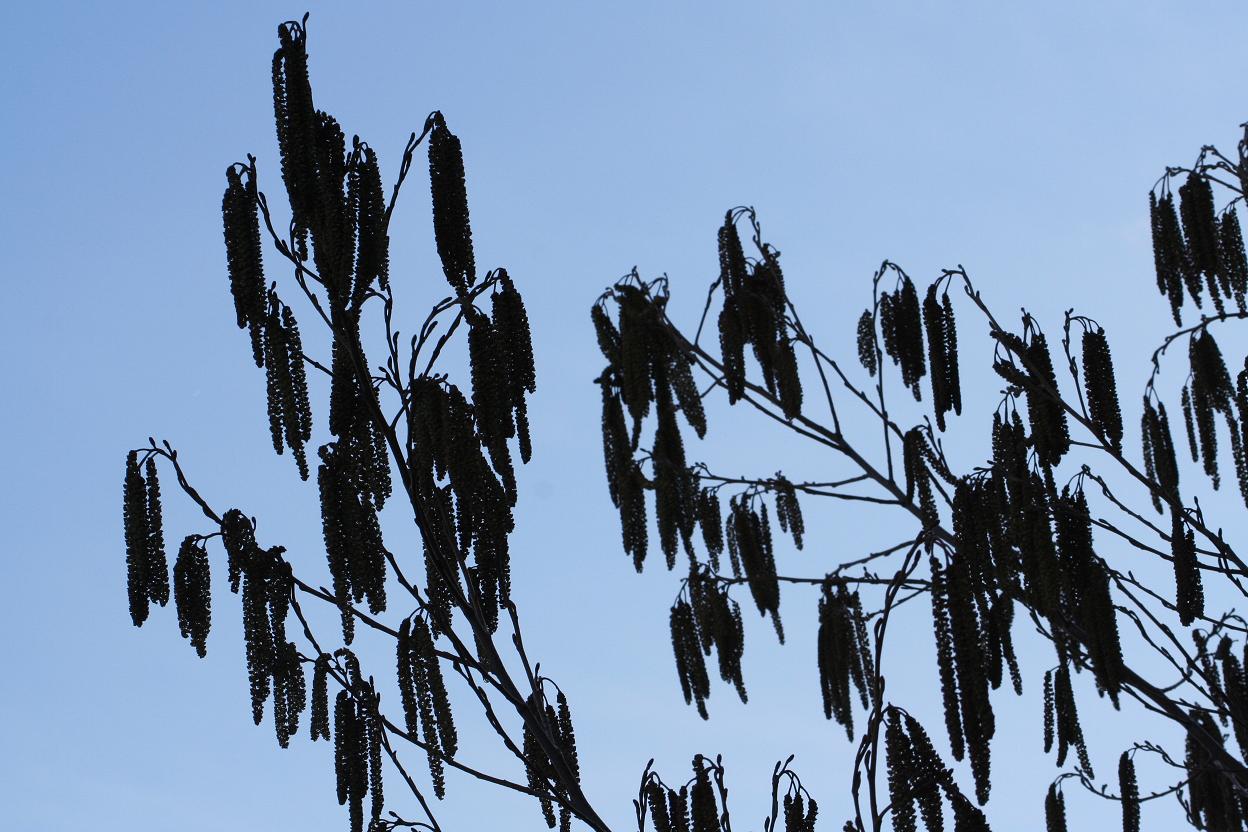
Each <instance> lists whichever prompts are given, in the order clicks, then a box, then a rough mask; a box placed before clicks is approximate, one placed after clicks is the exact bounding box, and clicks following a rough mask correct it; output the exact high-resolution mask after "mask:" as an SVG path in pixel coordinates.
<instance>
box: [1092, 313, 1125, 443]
mask: <svg viewBox="0 0 1248 832" xmlns="http://www.w3.org/2000/svg"><path fill="white" fill-rule="evenodd" d="M1083 387H1084V392H1085V393H1086V395H1087V399H1088V416H1089V417H1090V419H1091V421H1092V426H1093V427H1094V428H1096V431H1097V432H1098V433H1099V434H1100V435H1101V436H1102V437H1103V438H1104V439H1105V441H1107V442H1108V443H1109V444H1110V445H1111V446H1112V447H1113V448H1115V449H1116V450H1121V449H1122V411H1121V410H1120V409H1119V407H1118V385H1117V382H1116V381H1115V380H1114V362H1113V357H1112V356H1111V355H1110V352H1109V341H1108V340H1107V339H1106V338H1105V330H1103V329H1101V328H1100V327H1097V328H1096V329H1091V328H1089V329H1086V330H1084V333H1083Z"/></svg>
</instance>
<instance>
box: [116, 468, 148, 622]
mask: <svg viewBox="0 0 1248 832" xmlns="http://www.w3.org/2000/svg"><path fill="white" fill-rule="evenodd" d="M138 459H139V455H138V452H137V451H131V452H130V453H129V454H128V455H127V456H126V476H125V480H124V483H123V498H122V518H123V520H124V525H125V533H126V582H127V592H128V595H129V600H130V619H131V620H132V621H133V622H134V626H136V627H141V626H142V625H143V622H144V621H146V620H147V613H148V579H147V547H148V528H147V486H146V483H144V482H143V475H142V474H141V473H139V462H138Z"/></svg>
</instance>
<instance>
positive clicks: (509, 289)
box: [492, 269, 537, 463]
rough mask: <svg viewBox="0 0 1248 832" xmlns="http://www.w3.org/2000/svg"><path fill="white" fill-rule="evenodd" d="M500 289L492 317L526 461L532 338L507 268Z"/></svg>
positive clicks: (533, 378)
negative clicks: (527, 403)
mask: <svg viewBox="0 0 1248 832" xmlns="http://www.w3.org/2000/svg"><path fill="white" fill-rule="evenodd" d="M498 286H499V291H497V292H495V293H494V297H493V300H492V303H493V319H494V327H495V330H496V333H497V336H498V338H497V342H498V344H499V346H500V347H501V348H502V350H503V359H504V360H503V364H504V365H505V367H506V381H507V382H508V393H509V399H508V404H509V406H510V408H511V409H512V410H514V411H515V419H514V421H515V428H516V437H517V439H518V441H519V446H520V460H521V461H522V462H525V463H527V462H528V461H529V459H530V458H531V457H532V455H533V449H532V444H531V441H530V439H529V422H528V415H527V414H528V411H527V410H526V405H525V398H524V396H525V393H526V392H528V393H534V392H536V391H537V370H536V364H535V363H534V360H533V338H532V334H531V332H530V329H529V313H528V311H527V310H526V309H525V308H524V298H523V297H522V296H521V295H520V292H519V291H518V290H517V289H516V287H515V284H514V283H513V282H512V280H511V277H510V275H508V274H507V270H506V269H499V270H498Z"/></svg>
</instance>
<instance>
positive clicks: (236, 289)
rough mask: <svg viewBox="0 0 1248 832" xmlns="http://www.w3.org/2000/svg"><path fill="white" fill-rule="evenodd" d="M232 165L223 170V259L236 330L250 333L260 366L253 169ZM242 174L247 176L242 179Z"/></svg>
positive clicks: (260, 278) (261, 306) (261, 296)
mask: <svg viewBox="0 0 1248 832" xmlns="http://www.w3.org/2000/svg"><path fill="white" fill-rule="evenodd" d="M242 167H243V166H242V165H231V166H230V167H229V168H227V169H226V171H225V177H226V187H225V196H224V197H223V198H222V200H221V216H222V224H223V226H224V231H225V258H226V267H227V270H228V272H229V277H230V294H231V295H233V296H234V312H235V317H236V319H237V322H238V328H239V329H246V330H248V333H249V334H250V336H251V352H252V358H253V359H254V360H255V362H256V366H257V367H260V366H263V362H264V359H263V355H262V352H263V342H264V310H265V280H264V259H263V257H262V255H261V246H260V220H259V217H258V215H257V211H258V207H257V201H256V200H257V192H256V170H255V165H254V163H253V164H252V165H250V166H249V167H246V168H243V169H242V170H241V171H240V170H239V168H242ZM244 174H245V175H246V179H244V178H243V177H244Z"/></svg>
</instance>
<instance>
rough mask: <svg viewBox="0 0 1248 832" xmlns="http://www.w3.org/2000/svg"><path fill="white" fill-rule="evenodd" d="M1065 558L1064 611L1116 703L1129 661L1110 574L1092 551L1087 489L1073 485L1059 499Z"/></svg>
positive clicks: (1061, 547) (1056, 513)
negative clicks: (1124, 656) (1082, 636)
mask: <svg viewBox="0 0 1248 832" xmlns="http://www.w3.org/2000/svg"><path fill="white" fill-rule="evenodd" d="M1053 515H1054V519H1055V520H1056V525H1057V540H1058V548H1059V551H1060V555H1061V573H1062V587H1061V595H1062V603H1061V610H1062V611H1063V612H1064V613H1065V614H1066V615H1068V616H1070V617H1071V618H1073V619H1074V622H1075V623H1076V624H1078V626H1079V628H1080V629H1081V630H1083V632H1084V633H1085V634H1086V639H1085V645H1084V646H1085V647H1086V649H1087V653H1088V659H1089V662H1090V664H1091V665H1092V672H1093V673H1094V674H1095V676H1096V682H1097V687H1098V688H1099V689H1100V690H1103V691H1105V692H1106V693H1108V694H1109V696H1110V699H1111V700H1112V701H1113V703H1114V704H1115V705H1117V703H1118V691H1119V688H1120V687H1121V680H1122V672H1123V660H1122V646H1121V643H1120V641H1119V637H1118V625H1117V618H1116V613H1115V611H1114V605H1113V600H1112V598H1111V597H1110V588H1109V574H1108V572H1107V571H1106V568H1105V565H1104V563H1103V562H1102V561H1101V559H1100V558H1099V557H1097V555H1096V552H1095V551H1094V550H1093V548H1092V520H1091V515H1090V514H1089V511H1088V504H1087V499H1086V497H1085V496H1084V492H1083V489H1082V488H1080V489H1077V490H1075V491H1073V492H1072V491H1071V490H1070V489H1069V487H1067V488H1065V489H1063V490H1062V494H1061V496H1060V497H1058V498H1057V500H1055V501H1054V505H1053Z"/></svg>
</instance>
